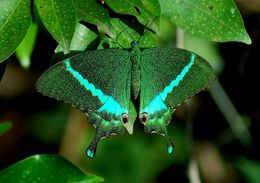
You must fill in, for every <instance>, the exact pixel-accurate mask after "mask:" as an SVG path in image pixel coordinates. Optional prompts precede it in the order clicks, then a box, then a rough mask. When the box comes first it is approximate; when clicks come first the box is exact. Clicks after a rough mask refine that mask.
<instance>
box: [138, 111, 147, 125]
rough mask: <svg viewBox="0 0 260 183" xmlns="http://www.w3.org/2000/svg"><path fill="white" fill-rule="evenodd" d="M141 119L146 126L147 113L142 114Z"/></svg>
mask: <svg viewBox="0 0 260 183" xmlns="http://www.w3.org/2000/svg"><path fill="white" fill-rule="evenodd" d="M139 118H140V121H141V122H142V123H144V124H145V123H146V121H147V113H146V112H144V113H142V114H141V115H140V117H139Z"/></svg>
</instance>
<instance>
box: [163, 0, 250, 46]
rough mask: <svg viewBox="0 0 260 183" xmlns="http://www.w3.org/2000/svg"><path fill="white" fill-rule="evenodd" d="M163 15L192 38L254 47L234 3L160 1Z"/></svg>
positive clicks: (198, 0) (192, 0)
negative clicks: (235, 42) (232, 42)
mask: <svg viewBox="0 0 260 183" xmlns="http://www.w3.org/2000/svg"><path fill="white" fill-rule="evenodd" d="M159 1H160V4H161V8H162V15H163V16H165V17H167V18H168V19H169V20H170V21H172V23H174V24H175V25H177V26H178V27H180V28H182V29H183V30H184V31H186V32H189V33H190V34H192V35H195V36H198V37H201V38H204V39H208V40H212V41H218V42H226V41H240V42H244V43H246V44H251V39H250V37H249V36H248V34H247V32H246V30H245V27H244V24H243V20H242V18H241V15H240V13H239V10H238V9H237V7H236V5H235V3H234V2H233V0H209V1H204V0H176V1H172V0H159Z"/></svg>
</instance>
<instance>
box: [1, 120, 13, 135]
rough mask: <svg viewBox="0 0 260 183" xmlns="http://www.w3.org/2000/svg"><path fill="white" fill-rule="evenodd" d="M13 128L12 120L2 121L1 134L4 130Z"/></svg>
mask: <svg viewBox="0 0 260 183" xmlns="http://www.w3.org/2000/svg"><path fill="white" fill-rule="evenodd" d="M10 128H12V123H11V122H10V121H6V122H3V123H0V135H2V134H3V133H4V132H6V131H7V130H9V129H10Z"/></svg>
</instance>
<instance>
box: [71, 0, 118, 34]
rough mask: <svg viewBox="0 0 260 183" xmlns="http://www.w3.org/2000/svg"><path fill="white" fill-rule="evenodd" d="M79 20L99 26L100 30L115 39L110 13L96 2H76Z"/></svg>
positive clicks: (89, 0) (79, 0) (84, 0)
mask: <svg viewBox="0 0 260 183" xmlns="http://www.w3.org/2000/svg"><path fill="white" fill-rule="evenodd" d="M74 4H75V8H76V11H77V18H78V19H79V20H84V21H85V22H88V23H90V24H94V25H97V27H98V28H99V30H100V31H101V32H103V33H107V34H108V35H109V36H111V37H114V36H115V35H114V34H113V30H112V28H111V23H110V20H109V16H108V12H107V10H106V9H105V8H103V7H102V6H101V5H100V4H99V3H97V1H96V0H88V1H86V0H74Z"/></svg>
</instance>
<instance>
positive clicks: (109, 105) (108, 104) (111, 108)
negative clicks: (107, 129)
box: [65, 59, 128, 155]
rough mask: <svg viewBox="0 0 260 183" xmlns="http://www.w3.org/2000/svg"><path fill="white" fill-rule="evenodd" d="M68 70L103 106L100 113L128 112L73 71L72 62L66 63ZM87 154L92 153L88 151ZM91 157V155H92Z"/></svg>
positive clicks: (99, 110)
mask: <svg viewBox="0 0 260 183" xmlns="http://www.w3.org/2000/svg"><path fill="white" fill-rule="evenodd" d="M65 64H66V70H67V71H69V73H71V74H72V76H73V77H74V78H75V79H77V80H78V81H79V83H80V85H82V86H84V88H85V89H86V90H88V91H90V92H91V94H92V95H93V96H96V97H97V98H98V99H99V101H100V102H101V103H102V104H103V105H102V106H101V107H100V108H99V109H98V112H107V113H112V114H115V115H121V114H123V113H127V114H128V111H127V110H126V109H125V108H123V107H122V106H121V105H120V104H119V103H118V102H117V101H116V100H115V99H114V98H113V97H111V96H108V95H105V94H104V93H103V92H102V91H101V90H100V89H98V88H96V87H95V85H94V84H92V83H90V82H89V81H88V80H87V79H86V78H84V77H83V76H82V75H81V74H80V73H79V72H78V71H76V70H75V69H73V67H72V66H71V65H70V60H69V59H68V60H66V61H65ZM87 153H91V151H88V152H87ZM90 155H91V154H90Z"/></svg>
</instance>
